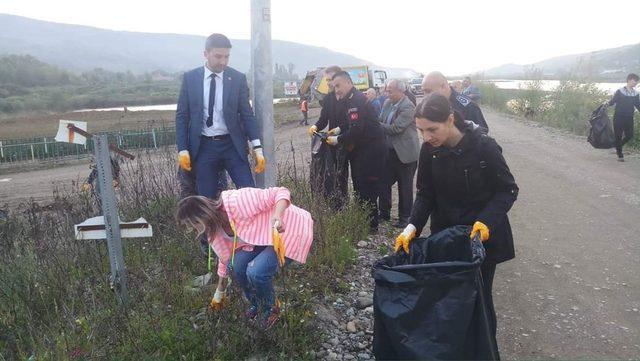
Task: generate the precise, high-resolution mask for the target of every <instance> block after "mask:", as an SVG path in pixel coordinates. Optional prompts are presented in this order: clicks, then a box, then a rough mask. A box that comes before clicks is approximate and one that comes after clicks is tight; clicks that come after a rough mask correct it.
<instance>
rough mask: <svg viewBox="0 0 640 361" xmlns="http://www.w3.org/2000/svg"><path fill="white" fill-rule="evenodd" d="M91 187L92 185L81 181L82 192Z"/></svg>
mask: <svg viewBox="0 0 640 361" xmlns="http://www.w3.org/2000/svg"><path fill="white" fill-rule="evenodd" d="M91 188H93V186H92V185H91V184H89V183H83V184H82V191H83V192H88V191H90V190H91Z"/></svg>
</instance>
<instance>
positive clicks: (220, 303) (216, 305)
mask: <svg viewBox="0 0 640 361" xmlns="http://www.w3.org/2000/svg"><path fill="white" fill-rule="evenodd" d="M225 296H226V292H225V291H220V290H217V289H216V292H215V293H214V294H213V298H212V299H211V303H209V308H210V309H211V310H212V311H214V312H218V311H220V310H221V309H222V307H224V300H225Z"/></svg>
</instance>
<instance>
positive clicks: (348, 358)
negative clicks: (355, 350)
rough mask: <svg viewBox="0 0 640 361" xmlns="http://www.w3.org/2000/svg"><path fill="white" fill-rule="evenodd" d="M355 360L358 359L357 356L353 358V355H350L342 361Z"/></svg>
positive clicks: (345, 356)
mask: <svg viewBox="0 0 640 361" xmlns="http://www.w3.org/2000/svg"><path fill="white" fill-rule="evenodd" d="M355 358H356V357H355V356H353V355H349V354H347V355H344V356H343V357H342V359H343V360H355Z"/></svg>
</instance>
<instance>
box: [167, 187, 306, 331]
mask: <svg viewBox="0 0 640 361" xmlns="http://www.w3.org/2000/svg"><path fill="white" fill-rule="evenodd" d="M290 198H291V196H290V194H289V190H287V189H286V188H282V187H274V188H268V189H258V188H241V189H237V190H227V191H223V192H222V194H221V196H220V199H219V200H211V199H209V198H206V197H203V196H190V197H187V198H185V199H183V200H181V201H180V203H178V211H177V213H176V219H177V221H178V222H179V223H181V224H184V225H187V226H190V227H193V228H195V229H196V230H197V231H198V233H199V234H198V237H199V236H200V235H201V234H205V235H206V236H207V237H208V241H209V245H210V246H211V248H212V249H213V251H214V252H215V253H216V255H217V256H218V276H219V277H220V278H219V280H218V287H217V289H216V292H215V294H214V297H213V299H212V300H211V306H212V307H213V308H219V307H221V306H222V301H223V300H224V297H225V292H226V284H227V282H226V278H227V273H228V271H229V270H230V271H231V275H232V276H233V279H234V281H235V282H236V283H238V284H239V285H240V287H242V290H243V292H244V295H245V296H246V298H247V300H248V301H249V303H250V307H249V309H248V310H247V312H246V316H247V317H248V318H249V319H255V318H258V316H260V317H259V321H260V323H261V325H262V326H263V327H264V328H265V329H268V328H270V327H271V326H273V324H274V323H275V322H276V321H277V320H278V316H279V314H280V307H279V305H278V303H277V300H276V297H275V295H274V289H273V279H274V277H275V275H276V272H277V270H278V265H279V262H278V257H279V256H280V257H282V258H284V259H286V262H285V263H288V262H291V261H297V262H300V263H305V262H306V260H307V255H308V254H309V249H310V248H311V242H312V241H313V220H312V219H311V215H310V214H309V212H307V211H305V210H304V209H301V208H299V207H296V206H294V205H292V204H291V200H290ZM274 229H275V230H277V232H279V234H280V238H281V240H282V244H284V247H276V250H278V252H276V250H274V237H277V232H276V235H274V233H273V231H274ZM198 237H196V238H198ZM276 242H277V240H276ZM277 245H278V243H276V246H277ZM280 250H281V251H280ZM277 253H280V254H277ZM285 257H286V258H285Z"/></svg>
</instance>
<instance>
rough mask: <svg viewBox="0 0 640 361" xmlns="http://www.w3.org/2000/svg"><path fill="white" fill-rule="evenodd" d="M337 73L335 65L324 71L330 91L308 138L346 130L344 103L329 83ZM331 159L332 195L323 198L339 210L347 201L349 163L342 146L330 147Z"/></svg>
mask: <svg viewBox="0 0 640 361" xmlns="http://www.w3.org/2000/svg"><path fill="white" fill-rule="evenodd" d="M339 71H342V69H341V68H340V67H339V66H337V65H332V66H329V67H327V68H326V69H324V77H325V79H326V80H325V81H326V82H327V84H328V85H329V89H330V91H329V93H328V94H327V95H325V97H324V98H323V100H322V109H321V111H320V118H318V121H317V122H316V123H315V124H314V125H312V126H311V127H309V130H308V133H309V136H310V137H313V136H314V134H315V133H316V132H318V131H322V130H324V129H325V128H327V132H328V133H329V135H334V133H335V134H337V133H339V132H340V130H343V131H345V130H346V129H347V128H348V124H344V123H343V120H344V116H343V113H344V112H345V110H346V108H345V105H344V104H345V102H344V100H342V99H338V98H337V96H336V93H335V91H334V90H333V84H332V82H331V79H332V78H333V76H334V75H335V74H336V73H337V72H339ZM331 157H332V158H333V164H334V165H335V172H334V173H333V174H335V178H336V179H335V182H334V183H333V184H334V187H333V194H325V195H324V196H325V197H327V198H329V199H331V201H332V203H333V204H334V205H335V206H337V207H338V208H339V207H341V206H342V204H343V203H344V201H345V200H347V199H348V190H349V185H348V184H349V162H348V160H347V151H346V150H345V149H344V147H342V146H337V147H331ZM313 186H317V185H313ZM314 190H317V189H314Z"/></svg>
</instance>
